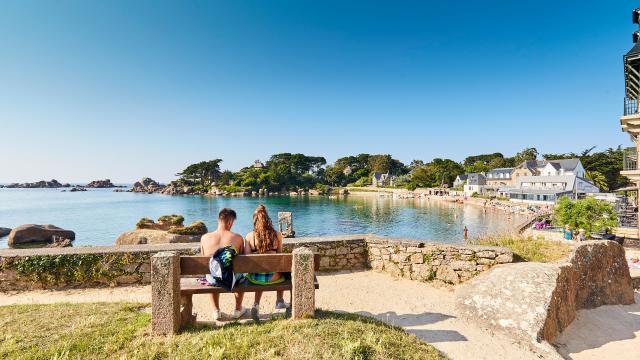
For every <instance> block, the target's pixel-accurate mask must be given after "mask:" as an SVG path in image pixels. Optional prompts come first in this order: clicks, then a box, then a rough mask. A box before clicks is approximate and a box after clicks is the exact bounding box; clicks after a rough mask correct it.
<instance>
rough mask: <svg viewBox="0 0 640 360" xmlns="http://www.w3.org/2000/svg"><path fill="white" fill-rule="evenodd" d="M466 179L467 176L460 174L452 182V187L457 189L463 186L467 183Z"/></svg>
mask: <svg viewBox="0 0 640 360" xmlns="http://www.w3.org/2000/svg"><path fill="white" fill-rule="evenodd" d="M468 177H469V174H462V175H458V176H456V179H455V180H453V187H454V188H458V187H460V186H463V185H465V184H466V183H467V178H468Z"/></svg>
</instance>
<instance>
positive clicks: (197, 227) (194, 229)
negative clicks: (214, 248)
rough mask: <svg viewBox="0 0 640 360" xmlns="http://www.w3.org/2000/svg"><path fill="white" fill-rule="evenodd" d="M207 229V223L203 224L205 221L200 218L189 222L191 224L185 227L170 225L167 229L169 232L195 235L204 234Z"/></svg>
mask: <svg viewBox="0 0 640 360" xmlns="http://www.w3.org/2000/svg"><path fill="white" fill-rule="evenodd" d="M207 231H209V230H208V229H207V225H205V223H204V222H203V221H200V220H198V221H194V222H193V223H191V225H189V226H185V227H178V226H172V227H171V228H170V229H169V230H168V232H169V233H170V234H178V235H197V236H202V235H204V234H206V233H207Z"/></svg>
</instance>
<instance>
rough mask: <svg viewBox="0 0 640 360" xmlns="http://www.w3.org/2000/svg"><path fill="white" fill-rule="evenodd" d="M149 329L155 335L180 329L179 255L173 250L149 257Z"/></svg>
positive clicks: (175, 332)
mask: <svg viewBox="0 0 640 360" xmlns="http://www.w3.org/2000/svg"><path fill="white" fill-rule="evenodd" d="M151 329H152V331H153V333H154V334H155V335H171V334H177V333H178V331H180V256H179V255H177V254H176V253H175V252H159V253H157V254H155V255H154V256H153V257H151Z"/></svg>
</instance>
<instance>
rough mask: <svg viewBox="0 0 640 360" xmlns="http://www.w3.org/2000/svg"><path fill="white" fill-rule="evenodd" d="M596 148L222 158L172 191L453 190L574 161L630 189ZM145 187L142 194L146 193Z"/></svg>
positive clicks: (194, 169) (193, 170)
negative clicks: (511, 170)
mask: <svg viewBox="0 0 640 360" xmlns="http://www.w3.org/2000/svg"><path fill="white" fill-rule="evenodd" d="M594 149H595V148H594V147H592V148H590V149H587V150H584V151H582V152H579V153H575V152H570V153H563V154H554V153H549V154H542V155H540V154H539V153H538V150H537V149H536V148H534V147H530V148H525V149H523V150H521V151H520V152H518V153H516V154H515V155H514V156H510V157H507V156H504V155H503V154H502V153H499V152H498V153H491V154H479V155H470V156H468V157H466V158H465V159H464V160H463V161H462V162H457V161H454V160H451V159H446V158H435V159H433V160H432V161H430V162H425V161H423V160H413V161H411V163H410V164H409V165H405V164H404V163H402V162H401V161H400V160H398V159H394V158H393V157H392V156H391V155H389V154H358V155H350V156H345V157H342V158H339V159H338V160H336V161H335V162H334V163H333V164H327V161H326V159H325V158H324V157H321V156H308V155H305V154H292V153H280V154H274V155H272V156H271V157H270V158H269V160H267V161H266V162H265V163H262V162H259V161H256V163H254V164H252V165H250V166H247V167H244V168H242V169H240V170H238V171H236V172H233V171H230V170H221V167H220V165H221V163H222V160H221V159H214V160H208V161H202V162H198V163H195V164H192V165H189V166H187V167H186V168H185V169H184V170H182V171H181V172H179V173H177V174H176V176H178V180H176V181H174V182H173V183H172V185H173V186H174V187H184V186H188V187H191V188H192V190H193V191H194V192H207V191H210V190H211V189H213V188H215V189H219V190H221V191H224V192H227V193H235V192H244V191H260V190H264V191H269V192H286V191H298V190H301V189H303V190H311V189H313V190H318V191H319V192H323V193H326V192H327V191H328V190H329V188H330V187H348V186H354V187H365V186H368V185H370V184H371V182H372V175H373V174H374V173H383V174H386V173H388V174H389V175H391V176H394V179H395V181H394V184H393V186H394V187H396V188H406V189H410V190H413V189H416V188H418V187H438V186H443V185H447V186H452V184H453V182H454V180H455V178H456V177H457V176H458V175H461V174H464V173H472V172H486V171H489V170H492V169H496V168H502V167H515V166H518V165H519V164H521V163H522V162H524V161H527V160H536V159H539V158H543V159H545V160H557V159H567V158H578V159H580V160H581V162H582V164H583V166H584V168H585V170H586V173H587V174H586V177H587V178H588V179H589V180H591V181H592V182H593V183H594V184H596V185H597V186H598V187H599V188H600V189H602V190H604V191H608V190H614V189H618V188H621V187H623V186H626V185H628V179H627V178H625V177H623V176H621V175H620V171H621V170H622V163H623V153H624V150H623V149H622V148H621V147H617V148H615V149H614V148H609V149H607V150H605V151H602V152H594ZM146 190H147V188H144V189H143V191H146Z"/></svg>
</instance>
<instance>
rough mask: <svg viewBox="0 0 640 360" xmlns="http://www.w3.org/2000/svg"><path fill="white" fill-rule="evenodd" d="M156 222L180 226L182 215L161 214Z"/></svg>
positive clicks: (182, 220) (182, 221) (182, 219)
mask: <svg viewBox="0 0 640 360" xmlns="http://www.w3.org/2000/svg"><path fill="white" fill-rule="evenodd" d="M158 222H159V223H162V224H169V225H172V226H182V225H183V223H184V217H183V216H182V215H176V214H173V215H163V216H160V217H159V218H158Z"/></svg>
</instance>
